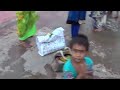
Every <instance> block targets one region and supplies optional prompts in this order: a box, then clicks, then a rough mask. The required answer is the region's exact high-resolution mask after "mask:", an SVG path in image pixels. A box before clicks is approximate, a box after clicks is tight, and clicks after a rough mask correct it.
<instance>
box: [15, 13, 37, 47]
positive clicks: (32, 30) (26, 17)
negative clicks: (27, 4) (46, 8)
mask: <svg viewBox="0 0 120 90" xmlns="http://www.w3.org/2000/svg"><path fill="white" fill-rule="evenodd" d="M16 17H17V34H18V38H19V40H20V45H21V46H23V47H25V48H29V47H32V45H31V44H28V43H27V40H28V38H30V37H32V36H33V35H35V34H36V21H37V20H38V15H37V13H36V12H35V11H17V12H16Z"/></svg>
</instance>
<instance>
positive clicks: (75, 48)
mask: <svg viewBox="0 0 120 90" xmlns="http://www.w3.org/2000/svg"><path fill="white" fill-rule="evenodd" d="M70 48H71V51H72V58H73V59H74V60H77V61H80V60H83V59H84V57H85V56H86V54H87V52H88V50H89V42H88V38H87V36H85V35H83V34H80V35H78V36H77V37H75V38H73V39H72V40H71V42H70Z"/></svg>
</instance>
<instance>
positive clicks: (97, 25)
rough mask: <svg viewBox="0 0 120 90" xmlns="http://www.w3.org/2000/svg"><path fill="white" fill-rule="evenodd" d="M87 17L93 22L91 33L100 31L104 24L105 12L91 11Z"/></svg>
mask: <svg viewBox="0 0 120 90" xmlns="http://www.w3.org/2000/svg"><path fill="white" fill-rule="evenodd" d="M89 16H90V17H91V18H92V19H93V20H94V25H93V31H102V27H103V26H104V25H105V24H106V20H107V11H92V12H91V14H90V15H89Z"/></svg>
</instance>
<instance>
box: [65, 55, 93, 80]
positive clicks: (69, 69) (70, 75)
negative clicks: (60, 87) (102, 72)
mask: <svg viewBox="0 0 120 90" xmlns="http://www.w3.org/2000/svg"><path fill="white" fill-rule="evenodd" d="M84 60H85V63H86V65H87V69H88V71H92V67H93V61H92V59H91V58H90V57H85V59H84ZM63 74H64V75H63V77H64V79H75V78H76V77H77V75H78V74H77V71H76V70H75V68H74V66H73V65H72V61H71V60H68V61H67V62H66V63H65V64H64V67H63Z"/></svg>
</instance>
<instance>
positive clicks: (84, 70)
mask: <svg viewBox="0 0 120 90" xmlns="http://www.w3.org/2000/svg"><path fill="white" fill-rule="evenodd" d="M78 68H79V71H78V76H77V79H83V78H85V77H86V74H87V67H86V65H85V63H83V64H80V65H79V67H78Z"/></svg>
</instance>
